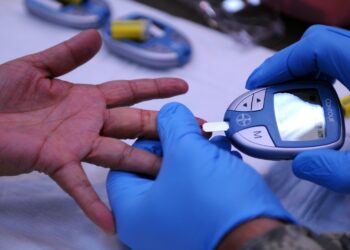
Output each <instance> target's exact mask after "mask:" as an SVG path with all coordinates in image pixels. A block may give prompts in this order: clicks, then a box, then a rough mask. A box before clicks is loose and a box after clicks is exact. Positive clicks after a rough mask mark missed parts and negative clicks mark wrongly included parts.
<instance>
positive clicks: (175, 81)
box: [156, 77, 188, 97]
mask: <svg viewBox="0 0 350 250" xmlns="http://www.w3.org/2000/svg"><path fill="white" fill-rule="evenodd" d="M156 81H157V83H158V84H159V85H160V86H159V87H160V88H159V89H161V92H162V95H163V96H166V97H171V96H174V95H180V94H184V93H186V92H187V91H188V84H187V82H186V81H185V80H183V79H181V78H175V77H170V78H169V77H167V78H158V79H156Z"/></svg>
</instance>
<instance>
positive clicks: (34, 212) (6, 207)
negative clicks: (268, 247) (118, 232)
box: [0, 0, 350, 249]
mask: <svg viewBox="0 0 350 250" xmlns="http://www.w3.org/2000/svg"><path fill="white" fill-rule="evenodd" d="M109 3H110V6H111V9H112V11H113V17H114V18H117V17H118V16H122V15H125V14H128V13H131V12H142V13H145V14H149V15H153V16H154V17H157V18H159V19H161V20H164V21H166V22H168V23H171V24H172V25H173V26H175V27H176V28H178V29H179V30H181V31H182V33H184V34H185V35H186V36H187V37H188V38H189V40H190V42H191V44H192V46H193V52H194V53H193V57H192V59H191V61H190V62H189V63H188V64H187V65H185V66H184V67H181V68H175V69H169V70H164V71H160V70H152V69H148V68H144V67H142V66H138V65H135V64H133V63H131V62H128V61H125V60H122V59H120V58H117V57H115V56H114V55H112V54H110V53H109V52H108V50H107V49H106V48H105V47H104V46H103V47H102V48H101V51H100V52H99V53H98V54H97V55H96V56H95V57H94V58H93V59H92V60H90V61H89V62H88V63H86V64H84V65H83V66H81V67H79V68H78V69H76V70H74V71H73V72H70V73H68V74H66V75H64V76H62V77H61V78H62V79H65V80H68V81H71V82H75V83H88V84H97V83H101V82H105V81H109V80H112V79H136V78H154V77H163V76H173V77H180V78H183V79H185V80H186V81H187V82H188V83H189V86H190V90H189V92H188V93H187V94H185V95H182V96H179V97H174V98H170V99H162V100H151V101H147V102H143V103H140V104H138V105H136V106H137V107H142V108H146V109H153V110H158V109H160V108H161V106H162V105H164V104H165V103H168V102H170V101H177V102H182V103H184V104H185V105H187V106H188V107H189V108H190V109H191V110H192V111H193V112H194V113H195V114H196V115H197V116H199V117H203V118H204V119H206V120H208V121H220V120H221V119H222V117H223V114H224V112H225V110H226V108H227V107H228V105H229V104H230V103H231V101H232V100H233V99H234V98H236V97H237V96H239V95H240V94H242V93H244V92H245V91H246V90H245V89H244V85H245V81H246V79H247V77H248V76H249V74H250V72H252V70H253V69H254V68H255V67H256V66H258V65H259V64H260V63H261V62H262V61H263V60H264V59H266V58H267V57H269V56H271V55H272V54H273V51H271V50H269V49H266V48H263V47H258V46H251V47H249V48H247V47H243V46H242V45H240V44H238V43H236V42H234V41H233V40H232V39H230V38H229V37H227V36H226V35H224V34H222V33H219V32H217V31H215V30H211V29H209V28H206V27H204V26H202V25H199V24H196V23H193V22H191V21H188V20H185V19H182V18H179V17H175V16H172V15H170V14H167V13H165V12H161V11H159V10H156V9H153V8H151V7H148V6H146V5H142V4H140V3H137V2H134V1H130V0H114V1H112V0H111V1H109ZM0 5H1V6H0V16H1V18H0V27H1V35H0V37H1V47H0V63H3V62H6V61H8V60H11V59H14V58H17V57H20V56H23V55H26V54H29V53H33V52H37V51H40V50H42V49H45V48H47V47H50V46H52V45H55V44H57V43H59V42H61V41H64V40H65V39H68V38H70V37H72V36H74V35H75V34H77V33H78V32H79V31H77V30H74V29H69V28H65V27H61V26H57V25H54V24H51V23H47V22H45V21H42V20H41V19H38V18H36V17H33V16H32V15H30V14H28V13H27V11H26V10H25V8H24V5H23V2H22V1H20V0H13V1H2V2H1V3H0ZM335 87H336V89H337V92H338V93H339V95H340V96H344V95H346V94H347V93H348V91H347V90H346V89H345V88H344V87H343V86H342V85H341V84H339V83H337V84H335ZM347 148H349V143H348V139H347V140H346V144H345V146H344V149H347ZM244 160H245V161H246V162H248V163H249V164H250V165H251V166H253V167H255V168H257V169H258V171H260V172H261V173H263V174H264V175H265V176H266V178H267V180H268V182H269V184H270V185H271V187H272V188H273V190H274V191H275V192H276V193H277V195H278V196H279V197H280V198H281V199H282V202H283V203H284V205H285V206H286V207H287V209H288V210H289V211H291V213H292V214H294V215H295V217H296V218H297V219H299V220H300V221H301V223H304V224H306V225H309V226H310V227H312V228H315V229H317V228H321V230H322V231H331V230H332V231H333V230H338V231H339V230H348V229H350V222H349V221H350V220H349V218H346V219H345V220H344V217H346V216H347V217H349V215H348V213H346V207H347V205H348V203H349V198H348V196H344V195H337V194H334V193H332V192H329V191H327V190H325V189H323V188H321V187H318V186H316V185H313V184H310V183H307V182H304V181H300V180H298V179H297V178H295V177H293V175H292V173H291V171H290V162H289V161H283V162H271V161H264V160H258V159H254V158H251V157H248V156H246V155H244ZM84 169H85V170H86V172H87V175H88V177H89V179H90V180H91V182H92V184H93V185H94V187H95V189H96V190H97V192H98V194H99V195H100V196H101V197H102V199H103V200H104V201H105V202H106V203H107V197H106V191H105V178H106V174H107V170H106V169H103V168H100V167H96V166H93V165H89V164H84ZM335 202H337V204H339V205H337V207H336V208H335V207H334V203H335ZM0 248H1V249H123V248H124V247H123V246H122V244H121V243H120V242H119V241H118V240H117V238H116V237H114V236H107V235H105V234H104V233H102V232H101V231H100V230H99V229H98V228H97V227H96V226H94V225H93V224H92V223H91V222H90V221H89V220H88V219H87V218H86V217H85V216H84V214H83V213H82V211H81V210H80V209H79V207H78V206H77V205H76V204H75V203H74V201H73V200H72V199H71V198H70V197H69V196H68V195H67V194H66V193H64V192H63V191H62V190H61V189H60V188H59V187H58V186H57V185H56V184H55V183H54V182H53V181H51V179H50V178H49V177H48V176H45V175H43V174H39V173H31V174H26V175H20V176H16V177H1V178H0Z"/></svg>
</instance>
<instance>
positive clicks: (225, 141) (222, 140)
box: [210, 135, 231, 152]
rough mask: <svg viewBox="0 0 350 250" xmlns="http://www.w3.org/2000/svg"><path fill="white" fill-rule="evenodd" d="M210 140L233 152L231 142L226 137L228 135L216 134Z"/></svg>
mask: <svg viewBox="0 0 350 250" xmlns="http://www.w3.org/2000/svg"><path fill="white" fill-rule="evenodd" d="M210 142H211V143H213V144H214V145H215V146H217V147H219V148H221V149H223V150H226V151H229V152H231V143H230V141H229V140H228V139H227V138H226V136H223V135H218V136H214V137H213V138H211V139H210Z"/></svg>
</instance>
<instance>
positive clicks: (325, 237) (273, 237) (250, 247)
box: [241, 225, 350, 250]
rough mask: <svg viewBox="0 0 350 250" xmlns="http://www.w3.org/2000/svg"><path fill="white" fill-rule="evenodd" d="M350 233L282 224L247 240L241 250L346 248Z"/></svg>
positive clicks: (332, 249) (348, 245)
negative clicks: (320, 232)
mask: <svg viewBox="0 0 350 250" xmlns="http://www.w3.org/2000/svg"><path fill="white" fill-rule="evenodd" d="M347 249H350V233H339V234H316V233H314V232H312V231H311V230H309V229H307V228H305V227H301V226H296V225H284V226H281V227H278V228H276V229H274V230H272V231H270V232H268V233H266V234H264V235H262V236H260V237H257V238H255V239H253V240H250V241H248V242H247V243H246V244H244V245H243V246H242V247H241V250H347Z"/></svg>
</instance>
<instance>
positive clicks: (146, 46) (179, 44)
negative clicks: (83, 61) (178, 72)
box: [103, 13, 192, 69]
mask: <svg viewBox="0 0 350 250" xmlns="http://www.w3.org/2000/svg"><path fill="white" fill-rule="evenodd" d="M120 20H146V21H147V22H148V23H149V27H148V28H147V39H144V40H135V39H114V38H113V37H112V35H111V29H110V25H107V26H106V28H105V30H104V32H103V39H104V42H105V44H106V46H107V47H108V48H109V49H110V50H111V52H113V53H114V54H116V55H118V56H120V57H123V58H125V59H128V60H130V61H133V62H135V63H138V64H141V65H144V66H148V67H152V68H158V69H166V68H171V67H178V66H182V65H184V64H186V63H187V62H188V61H189V60H190V58H191V53H192V49H191V44H190V43H189V41H188V40H187V38H186V37H185V36H184V35H182V34H181V33H180V32H179V31H177V30H176V29H174V28H173V27H171V26H169V25H167V24H166V23H164V22H162V21H160V20H157V19H155V18H153V17H150V16H146V15H143V14H138V13H134V14H130V15H128V16H126V17H123V18H121V19H120Z"/></svg>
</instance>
